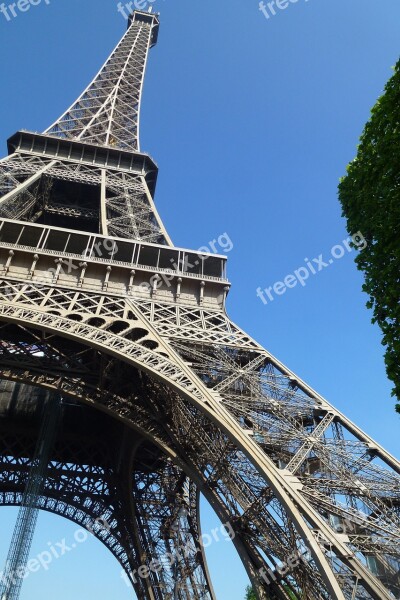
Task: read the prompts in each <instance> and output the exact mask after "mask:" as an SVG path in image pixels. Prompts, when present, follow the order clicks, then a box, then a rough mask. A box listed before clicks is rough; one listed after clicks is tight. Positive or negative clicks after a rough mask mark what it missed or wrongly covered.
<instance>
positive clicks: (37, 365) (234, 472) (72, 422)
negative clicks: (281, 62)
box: [0, 11, 400, 600]
mask: <svg viewBox="0 0 400 600" xmlns="http://www.w3.org/2000/svg"><path fill="white" fill-rule="evenodd" d="M158 30H159V17H158V15H157V14H153V13H146V12H142V11H135V12H134V13H132V15H131V16H130V18H129V24H128V29H127V32H126V33H125V35H124V37H123V38H122V40H121V41H120V43H119V44H118V45H117V47H116V48H115V50H114V51H113V52H112V54H111V56H110V57H109V58H108V60H107V61H106V63H105V64H104V66H103V67H102V68H101V70H100V71H99V73H98V74H97V75H96V77H95V78H94V80H93V81H92V82H91V83H90V85H89V86H88V87H87V88H86V90H85V91H84V92H83V94H82V95H81V96H80V97H79V98H78V99H77V100H76V102H75V103H74V104H73V105H72V106H71V107H70V108H69V109H68V110H67V111H66V112H65V113H64V114H63V115H62V116H61V117H60V118H59V119H58V120H57V121H56V122H55V123H54V124H53V125H52V126H51V127H49V129H47V130H46V131H45V132H44V133H43V134H38V133H31V132H29V131H26V130H23V131H19V132H17V133H16V134H15V135H13V136H12V137H11V138H10V139H9V140H8V149H9V156H8V157H6V158H4V159H3V160H2V161H1V162H0V328H1V336H0V339H1V346H0V352H1V358H0V378H1V396H0V398H1V400H0V413H1V420H0V431H1V435H0V447H1V458H0V460H1V462H0V464H1V468H0V504H1V505H4V506H5V505H7V506H11V505H12V506H18V505H20V504H21V501H22V497H23V494H24V490H25V486H26V484H27V481H28V477H29V472H30V469H31V467H32V461H33V457H34V450H35V446H36V442H37V438H38V435H39V430H40V410H41V407H42V405H43V399H44V398H46V397H47V398H49V397H52V396H57V397H61V398H62V399H63V402H62V407H61V411H62V414H61V417H60V419H61V421H60V425H59V429H58V433H57V439H56V441H55V443H54V447H53V449H52V452H51V455H50V458H49V461H48V465H47V466H48V468H47V471H46V475H45V478H44V481H43V486H42V487H41V490H40V493H38V497H37V499H36V502H37V506H38V507H39V508H40V509H42V510H46V511H50V512H52V513H55V514H57V515H61V516H63V517H65V518H67V519H70V520H71V521H73V522H74V523H76V524H78V525H80V526H83V527H90V529H91V530H92V531H93V534H94V535H95V536H96V537H97V538H98V539H99V540H100V541H101V542H103V544H104V545H105V546H106V547H107V548H108V549H109V550H110V552H111V553H112V554H113V555H114V556H115V557H116V558H117V560H118V561H119V563H120V565H121V567H122V569H123V570H124V571H125V572H126V576H127V577H129V578H130V581H131V582H132V586H133V588H134V590H135V593H136V595H137V598H138V599H139V600H167V599H173V598H174V599H177V598H178V599H179V600H189V599H190V600H193V599H196V600H198V599H202V600H203V599H204V600H215V598H216V596H215V593H214V591H213V587H212V583H211V580H210V576H209V571H208V568H207V564H206V559H205V552H204V545H205V544H204V539H205V538H204V535H203V534H202V531H201V528H200V519H199V497H200V494H201V495H203V496H204V497H205V498H206V500H207V501H208V502H209V504H210V505H211V506H212V508H213V509H214V510H215V512H216V514H217V515H218V517H219V519H220V520H221V522H222V523H223V524H226V528H227V531H230V532H231V537H232V538H233V543H234V545H235V548H236V550H237V552H238V554H239V556H240V559H241V561H242V562H243V565H244V567H245V569H246V570H247V573H248V575H249V577H250V580H251V582H252V585H253V588H254V590H255V592H256V595H257V597H258V598H259V600H266V599H283V600H290V599H293V598H296V599H298V600H300V599H307V600H322V599H326V600H327V599H334V600H344V599H346V600H356V599H357V600H361V599H363V600H364V599H365V600H367V599H371V598H372V599H375V600H390V599H392V600H393V598H399V597H400V576H399V567H400V558H399V557H400V526H399V508H400V477H399V475H400V464H399V462H398V461H397V460H396V459H395V458H393V457H392V456H391V455H390V454H389V453H388V452H386V451H385V450H384V449H383V448H382V447H381V446H380V445H379V444H377V443H376V442H374V441H373V440H372V439H371V438H370V437H369V436H368V435H367V434H365V433H364V432H363V431H362V430H361V429H360V428H359V427H357V426H356V425H355V424H354V423H352V422H350V421H349V420H348V419H347V418H346V417H345V416H344V415H343V414H341V413H340V412H339V411H338V410H336V409H335V408H334V407H333V406H331V405H330V404H329V403H328V402H327V400H325V399H324V398H322V397H321V396H320V395H319V394H317V393H316V392H315V391H314V390H312V389H311V388H310V387H309V386H308V385H307V384H306V383H305V382H303V381H302V380H301V379H300V378H299V377H297V376H296V375H295V374H294V373H292V372H291V371H290V370H289V369H287V368H286V367H285V366H284V365H283V364H282V363H280V362H279V361H278V360H277V359H276V358H274V357H273V356H272V355H271V354H270V353H269V352H268V351H267V350H264V348H262V347H261V346H260V345H259V344H258V343H257V342H256V341H254V340H253V339H252V338H251V337H249V336H248V335H247V334H246V333H245V332H244V331H242V330H241V329H240V328H239V327H238V326H237V325H235V324H234V323H233V322H232V321H231V320H230V318H229V316H228V314H227V312H226V300H227V295H228V292H229V288H230V284H229V281H228V279H227V278H226V258H225V257H224V256H220V255H217V254H213V253H210V254H207V253H204V254H199V253H198V252H196V251H193V250H188V249H184V248H178V247H176V246H174V245H173V244H172V242H171V239H170V238H169V236H168V233H167V232H166V230H165V227H164V226H163V223H162V221H161V219H160V217H159V215H158V213H157V209H156V207H155V205H154V202H153V197H154V192H155V187H156V180H157V165H156V164H155V162H154V161H153V160H152V158H151V157H150V156H149V155H148V154H146V153H143V152H141V151H140V147H139V115H140V102H141V92H142V86H143V78H144V73H145V67H146V62H147V58H148V53H149V50H150V48H151V47H152V46H154V45H155V44H156V42H157V36H158ZM101 523H103V525H101ZM104 523H107V527H105V526H104ZM206 533H207V532H204V534H206ZM215 543H216V542H215ZM223 547H224V546H222V545H221V551H223ZM171 557H172V560H171Z"/></svg>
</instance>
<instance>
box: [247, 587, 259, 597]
mask: <svg viewBox="0 0 400 600" xmlns="http://www.w3.org/2000/svg"><path fill="white" fill-rule="evenodd" d="M245 600H257V597H256V594H255V592H254V590H253V588H252V587H251V586H250V585H248V586H247V588H246V597H245Z"/></svg>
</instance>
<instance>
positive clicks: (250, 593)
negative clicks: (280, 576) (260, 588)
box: [245, 585, 297, 600]
mask: <svg viewBox="0 0 400 600" xmlns="http://www.w3.org/2000/svg"><path fill="white" fill-rule="evenodd" d="M285 589H286V591H287V593H288V594H289V596H290V598H292V599H293V600H297V597H296V596H295V595H294V594H293V592H292V591H291V590H290V589H289V588H288V587H287V586H285ZM245 600H257V597H256V594H255V591H254V590H253V588H252V587H251V585H248V586H247V588H246V597H245Z"/></svg>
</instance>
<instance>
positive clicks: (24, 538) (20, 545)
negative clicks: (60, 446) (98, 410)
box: [0, 394, 61, 600]
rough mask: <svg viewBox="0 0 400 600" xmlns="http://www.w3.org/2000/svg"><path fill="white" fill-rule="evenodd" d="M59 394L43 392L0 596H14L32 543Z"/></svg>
mask: <svg viewBox="0 0 400 600" xmlns="http://www.w3.org/2000/svg"><path fill="white" fill-rule="evenodd" d="M60 404H61V397H60V396H59V395H58V394H57V395H48V394H46V397H45V402H44V406H43V417H42V426H41V428H40V433H39V439H38V441H37V445H36V450H35V455H34V459H33V463H32V469H31V472H30V474H29V477H28V481H27V483H26V488H25V492H24V495H23V497H22V502H21V507H20V509H19V513H18V517H17V522H16V525H15V529H14V533H13V536H12V539H11V545H10V549H9V552H8V556H7V561H6V567H5V570H4V575H3V577H2V580H1V584H0V598H1V600H18V598H19V596H20V592H21V587H22V581H23V578H24V573H25V570H26V565H27V562H28V558H29V552H30V550H31V546H32V540H33V536H34V533H35V528H36V523H37V518H38V515H39V508H38V498H39V496H40V495H41V493H42V491H43V488H44V483H45V479H46V472H47V467H48V463H49V458H50V452H51V450H52V448H53V444H54V440H55V436H56V431H57V424H58V420H59V415H60Z"/></svg>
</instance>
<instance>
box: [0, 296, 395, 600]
mask: <svg viewBox="0 0 400 600" xmlns="http://www.w3.org/2000/svg"><path fill="white" fill-rule="evenodd" d="M0 316H1V318H2V319H6V320H7V321H13V322H18V320H19V319H21V318H24V319H25V320H26V321H27V322H28V323H30V324H31V325H32V326H34V327H39V328H40V329H44V330H47V331H53V332H54V331H56V330H57V331H58V333H60V332H62V335H63V336H64V335H65V336H66V337H71V338H75V339H80V340H81V341H84V340H86V342H87V343H88V344H89V345H92V346H94V347H96V348H98V349H99V350H101V351H103V352H106V353H110V354H112V355H114V356H118V357H119V358H120V359H121V360H122V361H124V362H130V361H131V360H132V359H133V356H135V358H134V359H133V360H132V362H133V363H134V364H135V365H136V366H138V367H139V368H141V369H144V370H145V371H147V372H149V373H151V374H152V376H153V377H155V378H156V379H158V380H159V381H160V380H161V381H165V382H166V383H167V384H168V385H169V386H170V387H172V388H173V389H175V390H176V391H178V393H180V395H183V396H184V397H186V398H188V399H190V402H191V403H193V405H194V406H198V407H199V408H200V410H201V411H202V412H203V413H206V414H208V416H209V418H211V420H212V421H213V422H214V423H218V425H219V427H222V430H224V431H225V433H226V434H227V435H228V437H229V438H230V439H231V441H232V442H233V443H234V444H236V445H237V446H238V447H239V448H240V450H241V451H243V452H244V454H245V456H247V458H248V459H249V460H250V462H252V463H253V464H255V465H257V469H258V471H259V472H260V473H262V476H263V477H264V478H266V481H267V482H268V484H269V485H270V487H271V488H272V489H273V491H274V494H275V495H276V496H277V498H278V499H279V501H280V502H282V504H283V506H284V507H285V509H286V511H288V513H289V514H290V517H291V519H292V520H293V522H294V523H296V527H297V529H298V530H299V532H300V533H301V536H302V537H303V539H304V542H305V543H306V544H307V546H308V547H309V548H310V550H311V552H312V555H313V559H314V560H315V561H316V563H317V565H318V568H319V571H320V573H321V574H322V576H323V577H324V579H325V583H326V585H327V587H328V589H329V590H330V593H331V595H333V597H336V598H340V599H342V598H344V596H343V594H342V592H341V590H340V587H339V586H338V583H337V581H336V579H335V577H334V575H333V572H332V571H331V568H330V565H329V563H328V561H327V560H326V558H325V556H324V553H323V551H322V550H321V547H320V546H319V544H318V543H317V540H316V538H315V537H314V535H313V534H312V532H311V531H310V529H309V526H307V525H306V523H305V521H304V520H303V518H302V517H301V516H300V515H301V512H303V514H304V515H305V516H306V517H307V518H308V519H309V521H310V523H311V524H312V525H313V526H314V527H316V528H318V530H319V531H320V532H322V533H323V534H324V535H325V536H326V538H327V539H328V540H329V541H330V542H331V543H332V541H333V543H332V546H333V547H334V548H335V550H336V551H338V554H339V556H340V557H341V558H342V559H343V560H344V561H346V560H348V561H349V562H350V563H351V565H352V568H353V569H354V571H355V572H357V573H359V574H360V578H361V577H362V579H363V580H364V581H365V583H366V586H367V588H371V589H372V590H374V591H373V593H374V594H376V596H377V594H378V591H379V594H381V596H382V597H388V598H389V597H390V596H389V595H387V594H386V590H384V588H383V587H382V586H381V585H380V584H379V583H378V582H377V581H376V580H375V579H374V578H373V577H372V576H371V574H370V573H368V572H367V571H366V569H365V568H364V567H363V566H362V565H361V564H358V563H357V561H354V559H353V557H352V556H351V553H350V552H349V550H348V549H347V548H346V547H345V545H344V544H343V543H341V542H340V541H339V540H338V539H337V536H336V538H335V536H333V535H332V531H331V530H330V529H329V528H328V527H327V526H326V524H325V523H324V522H323V521H322V520H321V519H320V517H319V515H317V514H316V513H315V512H314V511H313V510H310V507H309V505H307V503H305V502H304V499H303V498H302V497H301V495H300V494H299V493H298V491H297V490H296V489H294V488H293V486H292V485H291V482H290V481H288V480H287V479H286V478H285V476H284V474H282V473H281V472H279V470H277V469H276V467H275V465H273V463H271V461H269V460H268V457H266V456H265V455H263V453H262V451H261V449H260V448H259V447H258V446H257V445H256V444H254V443H253V442H252V440H249V438H248V436H246V434H245V433H244V431H243V430H242V428H240V427H239V426H238V424H237V423H236V422H235V421H234V419H233V418H232V417H231V416H230V415H229V413H227V412H226V411H225V410H224V408H223V407H222V406H221V405H220V403H219V402H218V400H217V399H216V397H215V395H213V393H212V392H211V391H210V390H208V389H207V388H205V387H204V385H203V384H202V383H201V381H200V380H196V379H193V373H192V372H191V371H190V369H189V368H187V367H186V366H185V364H183V361H182V360H181V359H180V358H179V356H177V355H176V354H175V352H173V351H172V349H171V348H170V347H168V345H167V344H166V343H165V342H164V341H163V340H161V339H160V338H159V343H160V346H161V347H162V348H164V349H166V350H167V351H168V354H169V356H171V354H172V355H175V356H174V360H173V361H172V360H170V359H166V358H165V357H164V356H162V357H160V355H157V354H156V353H152V356H151V358H150V359H149V352H148V351H147V352H145V353H144V358H145V360H140V358H142V357H140V354H142V356H143V348H141V349H140V351H139V352H138V350H139V349H138V348H137V346H138V345H137V344H136V345H135V344H132V343H131V342H129V343H127V341H126V340H124V339H123V338H120V337H119V336H116V335H113V334H109V333H108V332H107V333H106V332H104V331H101V332H99V331H98V330H96V328H94V327H90V326H87V325H83V326H82V325H81V324H80V323H73V324H71V322H69V321H68V320H67V319H62V318H60V317H58V316H55V315H51V314H48V313H47V314H46V313H43V312H40V311H37V310H33V309H26V308H25V307H17V306H15V305H14V306H12V305H8V306H7V305H6V304H2V305H1V306H0ZM71 325H75V327H72V326H71ZM154 334H155V335H156V333H154V332H153V335H154ZM99 336H100V338H101V340H100V339H99ZM122 347H123V350H124V351H123V352H122V351H121V350H122ZM160 359H161V360H160ZM155 360H156V363H155V362H154V361H155ZM166 361H167V371H168V370H169V369H173V371H174V375H175V377H171V374H170V373H166V370H165V367H166ZM160 363H161V364H162V367H163V368H162V369H159V368H158V367H159V365H160ZM162 370H163V371H164V372H163V373H162V374H161V373H160V371H162ZM177 370H178V373H179V371H180V373H179V375H178V378H177V376H176V373H177ZM177 379H179V383H178V382H177ZM298 508H299V509H300V511H301V512H299V510H298ZM375 590H378V591H375ZM382 594H383V595H382ZM377 597H378V596H377Z"/></svg>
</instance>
